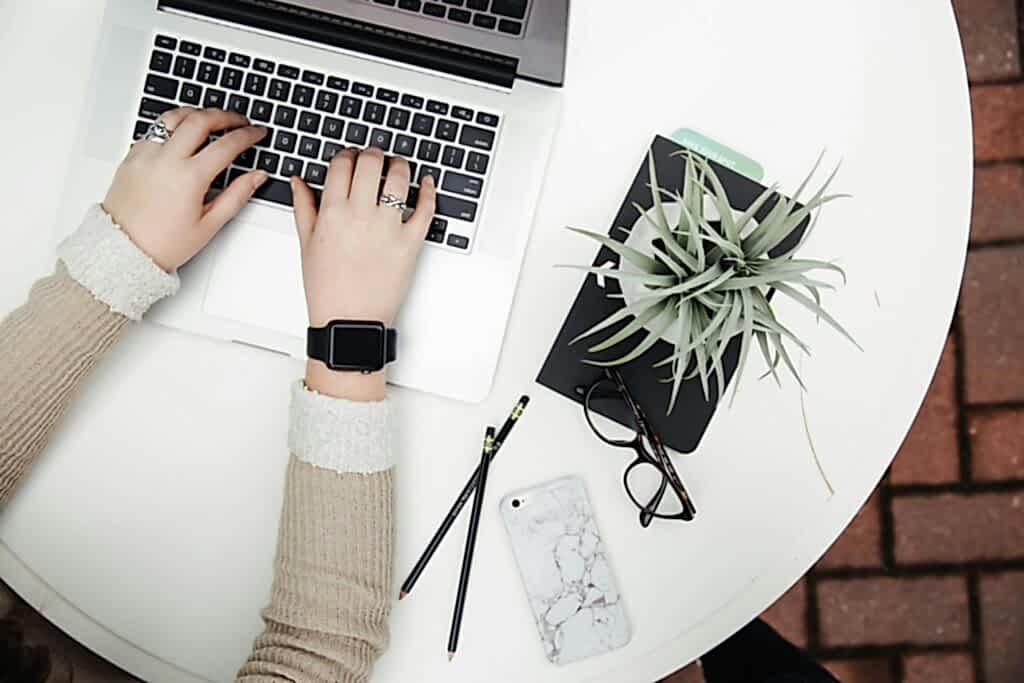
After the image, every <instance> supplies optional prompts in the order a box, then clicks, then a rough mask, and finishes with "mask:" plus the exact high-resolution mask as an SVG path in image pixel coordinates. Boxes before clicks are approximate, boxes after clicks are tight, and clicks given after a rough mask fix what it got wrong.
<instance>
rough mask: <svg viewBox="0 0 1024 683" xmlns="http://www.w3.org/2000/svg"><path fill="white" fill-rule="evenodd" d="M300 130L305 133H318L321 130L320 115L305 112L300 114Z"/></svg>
mask: <svg viewBox="0 0 1024 683" xmlns="http://www.w3.org/2000/svg"><path fill="white" fill-rule="evenodd" d="M298 128H299V130H301V131H302V132H303V133H316V132H317V131H319V130H320V114H314V113H313V112H311V111H304V112H302V113H301V114H299V126H298Z"/></svg>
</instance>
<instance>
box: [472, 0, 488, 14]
mask: <svg viewBox="0 0 1024 683" xmlns="http://www.w3.org/2000/svg"><path fill="white" fill-rule="evenodd" d="M489 4H491V0H466V7H468V8H469V9H471V10H476V11H477V12H486V11H487V6H488V5H489Z"/></svg>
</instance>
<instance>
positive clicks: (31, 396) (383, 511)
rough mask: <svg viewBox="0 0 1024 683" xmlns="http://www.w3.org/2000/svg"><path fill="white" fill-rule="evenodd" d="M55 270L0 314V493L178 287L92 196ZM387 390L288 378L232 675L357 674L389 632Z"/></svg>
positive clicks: (302, 678)
mask: <svg viewBox="0 0 1024 683" xmlns="http://www.w3.org/2000/svg"><path fill="white" fill-rule="evenodd" d="M58 255H59V257H60V260H59V261H58V263H57V267H56V270H55V272H54V273H53V274H52V275H50V276H48V277H45V278H43V279H41V280H39V281H38V282H37V283H36V284H35V285H34V286H33V287H32V289H31V291H30V293H29V296H28V300H27V301H26V303H25V304H24V305H23V306H21V307H20V308H18V309H16V310H15V311H13V312H12V313H10V314H9V315H8V316H7V317H6V318H4V319H3V321H2V322H0V505H2V504H3V503H4V502H6V501H7V500H8V499H9V497H10V495H11V494H12V493H13V492H14V490H15V489H16V487H17V485H18V483H19V482H20V481H21V480H22V478H23V477H24V475H25V474H26V473H27V472H28V471H29V469H30V467H31V466H32V463H33V462H34V461H35V459H36V458H37V457H39V455H40V454H41V453H42V451H43V449H44V448H45V446H46V442H47V439H48V437H49V436H50V434H51V433H52V431H53V429H54V427H55V425H56V424H57V422H58V420H59V419H60V417H61V416H62V415H63V414H64V412H65V411H66V410H67V407H68V405H69V404H70V402H71V400H72V399H73V397H74V396H75V394H76V392H77V390H78V389H79V387H80V385H81V383H82V382H83V380H84V379H85V378H86V377H87V376H88V374H89V372H90V371H91V370H92V368H94V367H95V366H96V364H97V363H98V362H99V361H100V360H101V359H102V358H103V356H104V355H105V354H106V353H107V351H108V350H109V349H110V348H111V347H112V346H113V345H114V344H115V343H116V341H117V339H118V338H119V337H120V336H121V335H122V334H123V333H124V332H125V330H126V329H127V323H128V321H129V320H133V319H134V320H137V319H138V318H140V317H141V316H142V314H143V313H144V312H145V311H146V310H147V309H148V308H149V306H150V305H151V304H152V303H154V302H155V301H157V300H158V299H160V298H162V297H164V296H167V295H169V294H172V293H173V292H174V291H176V289H177V287H178V280H177V276H176V275H168V274H167V273H164V272H163V271H162V270H160V269H159V267H157V266H156V264H154V263H153V262H152V261H151V260H150V259H148V258H147V257H146V256H145V255H144V254H143V253H142V252H141V251H139V250H138V249H137V248H136V247H135V246H134V245H133V244H132V243H131V241H130V240H129V239H128V238H127V236H126V235H125V234H124V233H123V232H121V231H120V229H119V228H118V227H117V226H116V225H114V224H113V222H112V221H111V220H110V218H109V217H108V216H107V215H106V214H105V213H104V212H103V211H102V209H101V208H100V207H98V206H96V207H93V208H92V209H90V210H89V213H88V214H87V215H86V218H85V220H84V221H83V223H82V226H81V227H80V228H79V229H78V231H76V233H75V234H74V235H72V237H70V238H69V239H68V240H66V241H65V242H64V243H62V244H61V247H60V249H59V252H58ZM389 422H390V407H389V405H388V403H387V402H386V401H385V402H380V403H368V404H361V403H354V402H350V401H344V400H340V399H334V398H329V397H326V396H320V395H318V394H315V393H313V392H310V391H308V390H306V389H305V387H304V386H303V385H302V384H301V382H299V383H296V385H295V386H293V387H292V408H291V420H290V427H289V446H290V449H291V451H292V453H291V457H290V460H289V464H288V471H287V477H286V481H285V492H284V493H285V495H284V505H283V509H282V512H281V524H280V528H279V532H278V547H277V556H276V558H275V563H274V582H273V586H272V587H271V588H270V604H269V606H268V607H267V608H266V609H265V610H264V611H263V620H264V623H265V628H264V631H263V633H262V634H261V635H259V636H258V637H257V639H256V642H255V644H254V646H253V650H252V652H251V654H250V655H249V658H248V659H247V661H246V662H245V663H244V664H243V666H242V668H241V670H240V671H239V674H238V680H239V681H245V682H246V683H250V682H255V681H294V682H296V683H304V682H306V681H331V682H335V681H338V682H345V683H347V682H349V681H365V680H367V679H368V678H369V674H370V670H371V667H372V665H373V662H374V661H375V660H376V658H377V657H378V656H379V655H380V653H381V652H382V651H383V650H384V648H385V647H386V645H387V641H388V629H387V621H388V614H389V611H390V604H391V601H390V590H391V534H392V526H391V505H392V501H391V496H392V484H391V438H390V436H391V435H390V426H389Z"/></svg>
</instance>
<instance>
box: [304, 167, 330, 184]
mask: <svg viewBox="0 0 1024 683" xmlns="http://www.w3.org/2000/svg"><path fill="white" fill-rule="evenodd" d="M305 180H306V182H307V183H309V184H310V185H323V184H324V181H325V180H327V167H326V166H324V165H323V164H314V163H313V162H309V163H308V164H306V177H305Z"/></svg>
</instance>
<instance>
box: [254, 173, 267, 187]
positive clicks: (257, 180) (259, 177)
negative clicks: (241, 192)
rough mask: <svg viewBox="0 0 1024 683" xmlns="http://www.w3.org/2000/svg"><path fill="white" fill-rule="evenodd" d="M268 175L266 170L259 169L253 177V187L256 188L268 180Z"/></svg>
mask: <svg viewBox="0 0 1024 683" xmlns="http://www.w3.org/2000/svg"><path fill="white" fill-rule="evenodd" d="M268 177H269V176H268V175H267V172H266V171H257V172H256V175H255V176H253V179H252V189H254V190H255V189H256V188H258V187H259V186H260V185H262V184H263V183H265V182H267V178H268Z"/></svg>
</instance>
